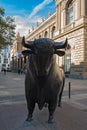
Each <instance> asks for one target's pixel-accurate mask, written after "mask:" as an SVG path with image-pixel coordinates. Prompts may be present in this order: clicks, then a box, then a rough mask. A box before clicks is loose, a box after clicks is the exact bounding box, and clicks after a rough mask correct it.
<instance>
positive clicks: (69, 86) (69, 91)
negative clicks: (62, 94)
mask: <svg viewBox="0 0 87 130" xmlns="http://www.w3.org/2000/svg"><path fill="white" fill-rule="evenodd" d="M70 98H71V83H70V82H69V99H70Z"/></svg>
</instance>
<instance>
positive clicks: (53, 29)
mask: <svg viewBox="0 0 87 130" xmlns="http://www.w3.org/2000/svg"><path fill="white" fill-rule="evenodd" d="M54 36H55V26H54V27H53V28H52V38H53V37H54Z"/></svg>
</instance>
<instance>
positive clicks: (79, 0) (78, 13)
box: [77, 0, 83, 19]
mask: <svg viewBox="0 0 87 130" xmlns="http://www.w3.org/2000/svg"><path fill="white" fill-rule="evenodd" d="M82 1H83V0H82ZM77 15H78V16H77V18H78V19H79V18H80V16H81V0H78V1H77Z"/></svg>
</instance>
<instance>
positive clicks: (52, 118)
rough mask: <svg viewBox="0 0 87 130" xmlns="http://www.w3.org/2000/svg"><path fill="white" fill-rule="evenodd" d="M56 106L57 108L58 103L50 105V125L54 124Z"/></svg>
mask: <svg viewBox="0 0 87 130" xmlns="http://www.w3.org/2000/svg"><path fill="white" fill-rule="evenodd" d="M56 106H57V101H56V102H50V103H49V106H48V110H49V118H48V123H54V112H55V109H56Z"/></svg>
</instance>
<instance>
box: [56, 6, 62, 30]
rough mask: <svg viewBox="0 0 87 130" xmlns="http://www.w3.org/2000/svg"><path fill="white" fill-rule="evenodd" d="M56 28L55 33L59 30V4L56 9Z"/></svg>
mask: <svg viewBox="0 0 87 130" xmlns="http://www.w3.org/2000/svg"><path fill="white" fill-rule="evenodd" d="M56 27H57V31H59V30H60V28H61V7H60V4H59V5H57V7H56Z"/></svg>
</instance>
